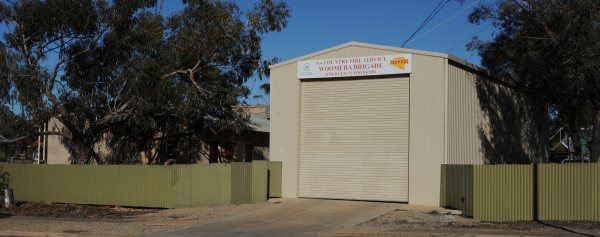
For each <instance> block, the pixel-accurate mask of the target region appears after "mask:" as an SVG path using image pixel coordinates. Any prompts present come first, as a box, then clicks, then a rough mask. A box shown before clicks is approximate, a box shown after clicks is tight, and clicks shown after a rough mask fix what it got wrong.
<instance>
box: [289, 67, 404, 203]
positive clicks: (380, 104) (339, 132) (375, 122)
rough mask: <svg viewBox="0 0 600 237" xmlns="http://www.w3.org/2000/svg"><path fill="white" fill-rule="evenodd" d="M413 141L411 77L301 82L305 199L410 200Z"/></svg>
mask: <svg viewBox="0 0 600 237" xmlns="http://www.w3.org/2000/svg"><path fill="white" fill-rule="evenodd" d="M408 142H409V78H408V77H400V78H383V79H343V80H331V79H324V80H303V81H302V82H301V113H300V181H299V182H300V183H299V191H300V193H299V194H300V196H301V197H311V198H334V199H357V200H379V201H401V202H406V201H408Z"/></svg>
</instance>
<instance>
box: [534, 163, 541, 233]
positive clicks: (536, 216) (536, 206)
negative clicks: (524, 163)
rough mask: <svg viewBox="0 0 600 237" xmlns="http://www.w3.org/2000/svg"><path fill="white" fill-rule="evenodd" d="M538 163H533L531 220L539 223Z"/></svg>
mask: <svg viewBox="0 0 600 237" xmlns="http://www.w3.org/2000/svg"><path fill="white" fill-rule="evenodd" d="M538 182H539V180H538V163H537V162H534V163H533V220H534V221H539V220H540V218H539V196H538V195H539V193H538Z"/></svg>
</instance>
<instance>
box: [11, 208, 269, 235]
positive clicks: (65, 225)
mask: <svg viewBox="0 0 600 237" xmlns="http://www.w3.org/2000/svg"><path fill="white" fill-rule="evenodd" d="M267 205H274V203H258V204H241V205H228V206H219V207H203V208H181V209H147V208H127V207H112V206H92V205H74V204H44V203H22V204H20V205H19V206H17V207H15V208H12V209H5V208H4V209H3V208H0V231H8V232H6V233H9V234H10V233H11V231H14V233H18V232H20V231H27V232H44V233H67V234H80V235H110V236H139V235H143V234H148V233H155V232H162V231H171V230H177V229H181V228H184V227H185V226H187V225H191V224H202V223H206V222H210V221H214V220H217V219H221V218H226V217H230V216H236V215H241V214H244V213H246V212H249V211H252V210H256V209H259V208H263V207H266V206H267ZM0 236H1V234H0Z"/></svg>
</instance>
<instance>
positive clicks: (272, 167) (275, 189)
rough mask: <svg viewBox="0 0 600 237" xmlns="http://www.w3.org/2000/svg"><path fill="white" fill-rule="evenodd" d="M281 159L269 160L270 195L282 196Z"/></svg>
mask: <svg viewBox="0 0 600 237" xmlns="http://www.w3.org/2000/svg"><path fill="white" fill-rule="evenodd" d="M281 168H282V163H281V161H271V162H269V197H275V198H280V197H281V174H282V173H281Z"/></svg>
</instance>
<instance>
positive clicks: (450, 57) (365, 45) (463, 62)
mask: <svg viewBox="0 0 600 237" xmlns="http://www.w3.org/2000/svg"><path fill="white" fill-rule="evenodd" d="M346 47H362V48H372V49H381V50H390V51H398V52H402V53H411V54H418V55H425V56H431V57H439V58H444V59H448V60H449V61H452V62H455V63H457V64H460V65H462V66H465V67H468V68H470V69H472V70H475V71H478V72H484V71H485V70H483V69H482V68H480V67H478V66H476V65H474V64H472V63H469V62H467V61H466V60H464V59H461V58H459V57H456V56H454V55H452V54H446V53H438V52H431V51H423V50H416V49H407V48H400V47H392V46H385V45H378V44H369V43H362V42H356V41H351V42H348V43H345V44H341V45H338V46H334V47H331V48H327V49H324V50H321V51H317V52H314V53H311V54H307V55H304V56H300V57H296V58H293V59H290V60H286V61H283V62H280V63H277V64H273V65H270V66H269V69H275V68H278V67H281V66H285V65H288V64H291V63H296V62H298V61H302V60H306V59H309V58H313V57H316V56H319V55H321V54H325V53H329V52H332V51H336V50H340V49H343V48H346Z"/></svg>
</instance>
